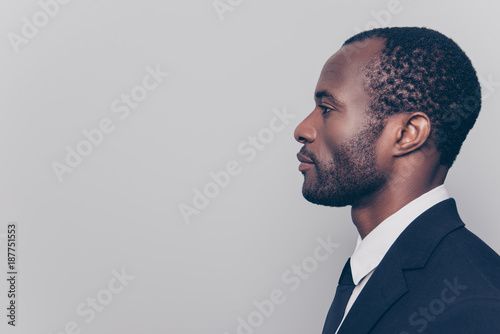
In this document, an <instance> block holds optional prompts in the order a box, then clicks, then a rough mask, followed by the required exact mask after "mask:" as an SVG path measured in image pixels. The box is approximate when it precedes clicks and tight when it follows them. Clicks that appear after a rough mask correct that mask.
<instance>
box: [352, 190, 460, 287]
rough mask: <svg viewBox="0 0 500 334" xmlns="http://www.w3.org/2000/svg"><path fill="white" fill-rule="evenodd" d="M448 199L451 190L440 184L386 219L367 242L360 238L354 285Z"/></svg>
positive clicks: (354, 265) (353, 272)
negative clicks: (409, 228)
mask: <svg viewBox="0 0 500 334" xmlns="http://www.w3.org/2000/svg"><path fill="white" fill-rule="evenodd" d="M448 198H450V195H449V194H448V191H447V190H446V188H445V187H444V185H440V186H438V187H436V188H434V189H432V190H430V191H428V192H426V193H425V194H423V195H421V196H420V197H418V198H416V199H414V200H413V201H411V202H410V203H408V204H406V205H405V206H403V207H402V208H401V209H399V210H398V211H397V212H396V213H394V214H392V215H391V216H389V217H388V218H386V219H385V220H384V221H382V222H381V223H380V224H379V225H378V226H377V227H375V228H374V229H373V230H372V231H371V232H370V233H368V235H367V236H366V237H365V238H364V239H361V237H360V236H358V241H357V243H356V249H355V250H354V253H353V255H352V256H351V271H352V279H353V282H354V284H355V285H358V283H359V282H360V281H361V280H362V279H363V277H365V276H366V275H367V274H368V273H370V272H371V271H372V270H374V269H375V268H376V267H377V266H378V265H379V263H380V261H382V258H383V257H384V256H385V254H386V253H387V251H388V250H389V248H390V247H391V246H392V244H393V243H394V241H396V239H397V238H398V237H399V235H400V234H401V233H402V232H403V231H404V230H405V228H406V227H407V226H408V225H410V223H411V222H412V221H413V220H415V218H417V217H418V216H420V215H421V214H422V213H424V212H425V211H427V209H430V208H431V207H433V206H434V205H436V204H437V203H439V202H442V201H444V200H446V199H448Z"/></svg>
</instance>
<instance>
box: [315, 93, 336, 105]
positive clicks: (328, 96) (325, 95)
mask: <svg viewBox="0 0 500 334" xmlns="http://www.w3.org/2000/svg"><path fill="white" fill-rule="evenodd" d="M314 96H315V97H316V99H318V100H321V99H323V98H326V99H328V100H330V102H331V103H333V104H336V105H342V103H341V102H340V101H339V100H337V99H336V98H335V96H333V94H332V93H330V92H329V91H327V90H321V91H319V92H316V94H314Z"/></svg>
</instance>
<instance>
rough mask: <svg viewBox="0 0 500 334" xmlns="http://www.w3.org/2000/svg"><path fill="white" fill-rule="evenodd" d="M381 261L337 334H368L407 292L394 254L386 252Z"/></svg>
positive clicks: (397, 257) (397, 259)
mask: <svg viewBox="0 0 500 334" xmlns="http://www.w3.org/2000/svg"><path fill="white" fill-rule="evenodd" d="M383 262H384V263H382V262H381V263H380V265H379V267H378V268H377V269H376V270H375V271H374V272H373V274H372V276H371V277H370V280H369V281H368V283H366V285H365V287H364V288H363V291H361V294H360V295H359V296H358V298H357V299H356V302H355V303H354V304H353V305H352V308H351V310H350V311H349V313H348V314H347V316H346V318H345V319H344V322H343V324H342V326H341V327H340V330H339V332H338V334H349V333H368V331H369V330H370V328H372V327H373V325H374V324H375V323H376V322H377V321H378V319H379V318H380V317H381V316H382V315H383V314H384V313H385V311H386V310H387V309H388V308H390V307H391V306H392V304H394V303H395V302H396V301H397V300H398V299H399V298H401V296H403V295H404V294H405V293H406V292H407V291H408V288H407V286H406V281H405V278H404V276H403V271H402V269H401V265H400V260H399V255H398V253H397V252H388V253H387V255H386V256H385V257H384V261H383Z"/></svg>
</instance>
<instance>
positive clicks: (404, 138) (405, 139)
mask: <svg viewBox="0 0 500 334" xmlns="http://www.w3.org/2000/svg"><path fill="white" fill-rule="evenodd" d="M398 116H399V115H398ZM400 116H401V117H400V118H399V119H398V120H397V121H396V124H397V126H396V127H395V129H396V133H395V135H396V141H395V143H394V144H395V145H394V152H393V153H394V156H395V157H399V156H402V155H405V154H408V153H411V152H413V151H415V150H418V149H419V148H420V147H421V146H422V145H424V144H425V142H426V141H427V139H428V138H429V135H430V133H431V121H430V119H429V117H428V116H427V115H426V114H425V113H423V112H414V113H405V114H400Z"/></svg>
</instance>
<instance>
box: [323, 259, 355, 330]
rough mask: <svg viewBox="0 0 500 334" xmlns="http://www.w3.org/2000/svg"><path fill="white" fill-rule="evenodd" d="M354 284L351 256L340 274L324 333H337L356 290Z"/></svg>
mask: <svg viewBox="0 0 500 334" xmlns="http://www.w3.org/2000/svg"><path fill="white" fill-rule="evenodd" d="M354 286H355V285H354V282H353V281H352V273H351V258H349V259H347V262H346V264H345V266H344V269H343V270H342V274H341V275H340V279H339V285H337V291H336V292H335V298H333V303H332V306H330V310H329V311H328V315H327V317H326V321H325V326H324V327H323V334H335V331H336V330H337V328H338V327H339V325H340V322H341V321H342V318H343V317H344V312H345V308H346V306H347V302H348V301H349V298H350V297H351V294H352V291H353V290H354Z"/></svg>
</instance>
